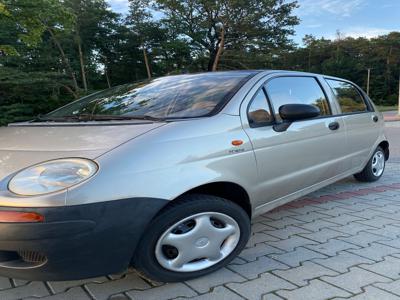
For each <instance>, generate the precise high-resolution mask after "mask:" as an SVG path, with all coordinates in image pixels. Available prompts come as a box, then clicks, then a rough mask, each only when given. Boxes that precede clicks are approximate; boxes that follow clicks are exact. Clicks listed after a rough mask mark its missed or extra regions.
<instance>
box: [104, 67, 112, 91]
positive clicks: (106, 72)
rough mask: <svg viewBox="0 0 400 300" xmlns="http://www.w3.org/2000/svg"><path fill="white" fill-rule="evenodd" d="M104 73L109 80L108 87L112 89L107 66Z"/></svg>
mask: <svg viewBox="0 0 400 300" xmlns="http://www.w3.org/2000/svg"><path fill="white" fill-rule="evenodd" d="M104 73H105V75H106V79H107V85H108V87H109V88H110V87H111V81H110V77H109V76H108V68H107V65H105V66H104Z"/></svg>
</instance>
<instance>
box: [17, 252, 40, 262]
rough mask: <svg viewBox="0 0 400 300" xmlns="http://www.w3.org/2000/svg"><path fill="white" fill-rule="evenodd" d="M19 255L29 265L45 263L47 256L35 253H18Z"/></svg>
mask: <svg viewBox="0 0 400 300" xmlns="http://www.w3.org/2000/svg"><path fill="white" fill-rule="evenodd" d="M18 255H19V256H20V257H21V259H22V260H23V261H25V262H28V263H43V262H45V261H46V256H44V255H43V254H41V253H39V252H35V251H18Z"/></svg>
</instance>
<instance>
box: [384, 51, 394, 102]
mask: <svg viewBox="0 0 400 300" xmlns="http://www.w3.org/2000/svg"><path fill="white" fill-rule="evenodd" d="M392 52H393V46H390V48H389V52H388V55H387V58H386V76H385V79H386V89H387V93H388V95H391V93H392V91H391V90H392V89H391V80H390V77H391V76H390V75H391V74H390V73H391V69H390V62H391V61H390V58H391V56H392Z"/></svg>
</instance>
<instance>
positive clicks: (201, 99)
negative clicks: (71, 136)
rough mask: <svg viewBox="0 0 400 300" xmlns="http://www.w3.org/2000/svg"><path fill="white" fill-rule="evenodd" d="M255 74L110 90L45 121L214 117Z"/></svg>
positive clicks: (159, 80) (189, 78)
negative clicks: (64, 119) (83, 118)
mask: <svg viewBox="0 0 400 300" xmlns="http://www.w3.org/2000/svg"><path fill="white" fill-rule="evenodd" d="M251 75H254V72H250V71H248V72H247V71H240V72H216V73H202V74H193V75H177V76H168V77H162V78H157V79H152V80H146V81H142V82H138V83H133V84H125V85H121V86H117V87H114V88H110V89H107V90H104V91H101V92H98V93H95V94H92V95H89V96H87V97H84V98H82V99H80V100H77V101H75V102H73V103H71V104H69V105H66V106H64V107H62V108H60V109H58V110H56V111H54V112H52V113H50V114H47V115H46V116H45V118H47V119H50V118H53V119H57V118H63V117H64V118H65V117H69V118H71V117H74V116H75V117H77V116H86V117H87V116H90V117H92V118H91V119H93V120H95V119H96V118H97V119H102V120H104V119H106V117H109V118H110V119H111V118H113V116H114V117H115V118H121V119H122V118H125V117H126V118H129V117H132V118H135V117H137V118H147V119H151V118H153V119H156V118H157V119H168V118H190V117H202V116H207V115H211V114H214V113H215V112H216V111H218V110H219V109H220V108H221V107H222V106H223V105H225V103H226V102H227V101H229V100H230V98H231V97H232V96H233V95H234V94H235V93H236V92H237V90H238V89H239V88H240V87H241V86H242V85H243V83H244V82H245V81H247V80H248V79H249V78H250V77H251Z"/></svg>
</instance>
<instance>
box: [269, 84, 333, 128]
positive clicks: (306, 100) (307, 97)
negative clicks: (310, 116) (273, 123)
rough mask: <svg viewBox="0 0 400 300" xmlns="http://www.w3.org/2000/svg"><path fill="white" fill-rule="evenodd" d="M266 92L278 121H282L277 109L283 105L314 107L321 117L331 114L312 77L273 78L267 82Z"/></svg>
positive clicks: (322, 94)
mask: <svg viewBox="0 0 400 300" xmlns="http://www.w3.org/2000/svg"><path fill="white" fill-rule="evenodd" d="M266 90H267V93H268V97H269V99H270V101H271V104H272V106H273V107H274V110H275V118H276V120H278V121H282V118H281V117H280V115H279V107H281V106H282V105H285V104H308V105H314V106H317V107H318V108H319V109H320V111H321V116H326V115H330V114H331V111H330V107H329V103H328V100H327V99H326V97H325V94H324V92H323V91H322V89H321V86H320V85H319V83H318V82H317V80H316V79H315V78H314V77H278V78H274V79H272V80H270V81H269V82H267V84H266Z"/></svg>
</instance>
